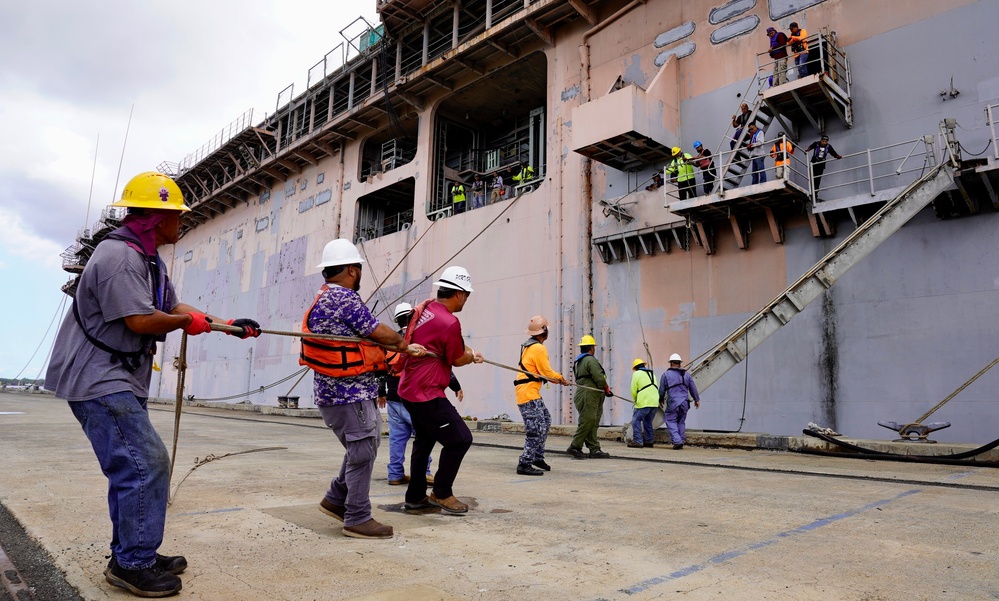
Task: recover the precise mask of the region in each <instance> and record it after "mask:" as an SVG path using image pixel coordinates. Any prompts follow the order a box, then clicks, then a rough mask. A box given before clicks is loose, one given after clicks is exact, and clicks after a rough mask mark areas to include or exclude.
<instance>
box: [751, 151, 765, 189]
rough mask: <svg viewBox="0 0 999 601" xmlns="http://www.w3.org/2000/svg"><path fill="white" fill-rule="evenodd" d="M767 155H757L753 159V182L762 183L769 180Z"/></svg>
mask: <svg viewBox="0 0 999 601" xmlns="http://www.w3.org/2000/svg"><path fill="white" fill-rule="evenodd" d="M765 161H766V157H757V158H754V159H753V183H754V184H762V183H763V182H765V181H767V166H766V164H765Z"/></svg>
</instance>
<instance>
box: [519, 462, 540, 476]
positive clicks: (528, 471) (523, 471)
mask: <svg viewBox="0 0 999 601" xmlns="http://www.w3.org/2000/svg"><path fill="white" fill-rule="evenodd" d="M517 473H518V474H520V475H521V476H544V475H545V473H544V472H543V471H541V470H539V469H538V468H536V467H531V466H530V465H524V464H523V463H521V464H520V465H518V466H517Z"/></svg>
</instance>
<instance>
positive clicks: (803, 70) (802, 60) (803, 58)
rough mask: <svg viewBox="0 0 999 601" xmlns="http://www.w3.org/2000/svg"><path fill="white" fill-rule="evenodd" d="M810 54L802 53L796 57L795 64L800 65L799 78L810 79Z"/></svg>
mask: <svg viewBox="0 0 999 601" xmlns="http://www.w3.org/2000/svg"><path fill="white" fill-rule="evenodd" d="M807 62H808V53H807V52H802V53H801V54H799V55H798V56H796V57H794V64H796V65H798V77H808V65H807V64H806V63H807Z"/></svg>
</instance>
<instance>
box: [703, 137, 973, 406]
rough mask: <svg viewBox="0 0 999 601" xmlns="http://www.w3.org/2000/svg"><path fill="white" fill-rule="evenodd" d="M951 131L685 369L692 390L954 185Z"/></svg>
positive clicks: (955, 149)
mask: <svg viewBox="0 0 999 601" xmlns="http://www.w3.org/2000/svg"><path fill="white" fill-rule="evenodd" d="M953 127H954V124H953V122H952V121H945V122H943V123H941V124H940V129H941V139H942V140H944V141H945V142H946V145H947V160H946V161H945V162H942V163H940V164H938V165H936V166H934V167H933V168H932V169H930V170H929V172H928V173H926V174H925V175H924V176H922V177H921V178H919V179H918V180H916V181H915V182H913V183H911V184H910V185H908V186H907V187H906V188H905V189H903V190H902V191H901V192H899V193H898V195H896V196H895V198H893V199H892V200H890V201H888V202H887V203H886V204H885V205H884V206H883V207H882V208H881V209H880V210H878V211H877V212H876V213H875V214H874V215H872V216H871V217H870V218H869V219H867V220H866V221H865V222H863V223H862V224H860V225H859V227H858V228H857V229H856V230H855V231H854V232H853V234H851V235H850V236H849V237H848V238H847V239H846V240H844V241H843V242H842V243H841V244H840V245H839V246H837V247H836V248H834V249H833V250H832V251H830V252H829V254H827V255H826V256H825V257H823V258H822V259H821V260H820V261H819V262H818V263H816V264H815V265H814V266H813V267H812V268H811V269H809V270H808V271H807V272H806V273H805V274H804V275H803V276H801V278H799V279H798V281H796V282H794V283H793V284H791V286H790V287H788V288H787V289H786V290H785V291H783V292H782V293H781V294H780V295H779V296H777V298H775V299H773V300H772V301H771V302H770V303H768V304H767V305H766V306H765V307H763V309H761V310H760V311H759V312H758V313H756V314H755V315H753V316H752V317H751V318H750V319H749V320H748V321H746V322H745V323H744V324H742V325H741V326H739V327H738V328H737V329H736V330H735V331H733V332H732V333H731V334H729V335H728V336H727V337H726V338H725V339H724V340H722V341H721V342H719V343H718V344H717V345H715V346H714V347H713V348H712V349H710V350H709V351H707V352H706V353H704V354H703V355H701V357H699V358H698V359H697V360H695V361H694V362H693V363H692V364H691V365H690V366H689V371H690V373H691V375H692V376H693V378H694V382H695V383H696V384H697V388H698V390H701V391H703V390H704V389H706V388H707V387H708V386H710V385H711V384H713V383H715V382H716V381H718V380H719V379H720V378H721V377H722V376H723V375H724V374H725V373H726V372H728V370H730V369H732V368H733V367H735V366H736V365H737V364H739V363H740V362H742V361H743V360H744V359H745V358H746V356H747V355H748V354H749V353H751V352H752V351H753V350H754V349H756V348H757V347H758V346H759V345H760V344H762V343H763V342H764V341H765V340H766V339H767V338H769V337H770V336H771V335H773V334H774V333H776V332H777V330H779V329H781V328H782V327H784V326H785V325H787V323H788V322H789V321H790V320H791V319H792V318H793V317H794V316H796V315H798V314H799V313H801V312H802V311H803V310H804V309H805V307H806V306H808V304H809V303H811V302H812V301H814V300H816V299H817V298H819V297H821V296H822V295H823V293H824V292H825V291H826V290H828V289H829V288H830V287H831V286H832V285H833V284H835V283H836V282H837V281H838V280H839V279H840V278H841V277H842V276H843V274H844V273H846V271H847V270H848V269H850V268H851V267H853V266H854V265H856V264H857V263H858V262H860V260H861V259H863V258H864V257H866V256H867V255H868V254H870V253H871V252H872V251H873V250H874V249H875V248H877V247H878V246H880V245H881V244H882V243H883V242H884V241H885V240H887V239H888V238H889V237H891V235H892V234H894V233H895V232H896V231H898V230H899V228H901V227H902V226H903V225H904V224H905V223H906V222H908V221H909V220H910V219H912V218H913V217H914V216H915V215H916V214H918V213H919V212H920V211H921V210H922V209H924V208H925V207H926V206H927V205H929V204H930V203H931V202H933V200H934V199H935V198H937V197H938V196H939V195H940V194H941V193H943V192H944V191H945V190H946V189H947V188H948V187H950V186H951V185H952V184H953V183H954V180H955V177H956V175H957V173H958V171H959V170H960V168H961V158H960V150H959V148H960V145H959V143H958V141H957V139H956V137H955V136H954V129H953Z"/></svg>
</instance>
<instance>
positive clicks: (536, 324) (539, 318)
mask: <svg viewBox="0 0 999 601" xmlns="http://www.w3.org/2000/svg"><path fill="white" fill-rule="evenodd" d="M547 327H548V320H547V319H545V318H544V316H543V315H535V316H534V317H532V318H531V321H529V322H528V323H527V333H528V334H530V335H531V336H537V335H538V334H543V333H544V332H545V328H547Z"/></svg>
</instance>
